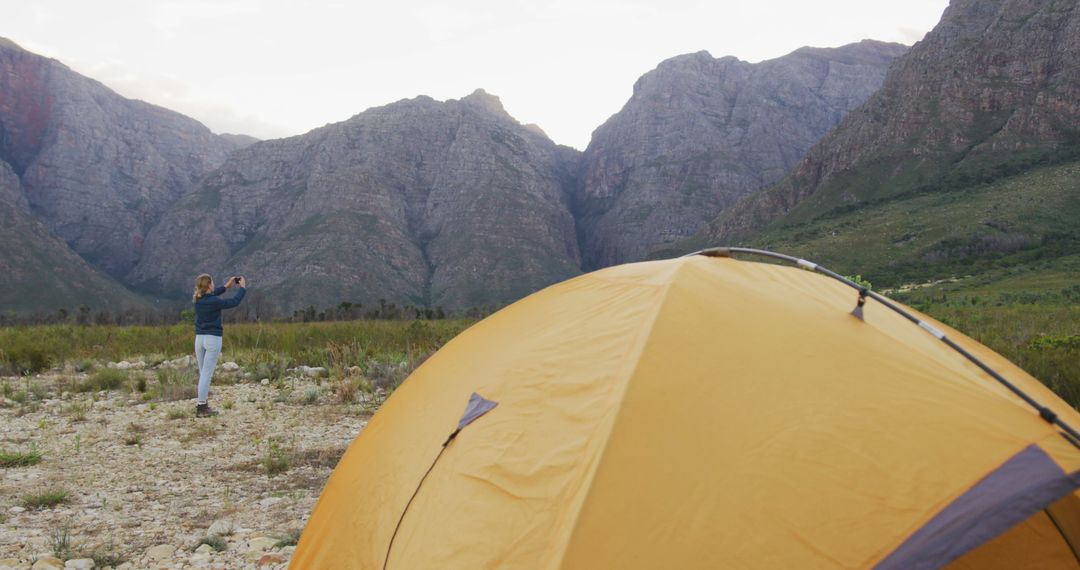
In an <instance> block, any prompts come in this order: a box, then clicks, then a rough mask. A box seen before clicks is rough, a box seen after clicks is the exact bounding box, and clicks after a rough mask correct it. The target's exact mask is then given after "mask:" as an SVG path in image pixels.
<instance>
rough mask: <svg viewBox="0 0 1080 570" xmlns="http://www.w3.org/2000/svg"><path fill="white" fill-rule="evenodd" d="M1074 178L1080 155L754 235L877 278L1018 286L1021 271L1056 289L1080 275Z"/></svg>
mask: <svg viewBox="0 0 1080 570" xmlns="http://www.w3.org/2000/svg"><path fill="white" fill-rule="evenodd" d="M1078 184H1080V162H1073V163H1069V164H1065V165H1059V166H1046V167H1041V168H1037V169H1035V170H1032V171H1029V172H1026V173H1024V174H1020V175H1017V176H1011V177H1008V178H1004V179H999V180H996V181H993V182H989V183H980V184H976V185H973V186H968V187H966V188H963V189H957V190H952V191H949V192H933V193H921V192H920V193H909V194H905V195H901V196H898V197H896V198H894V199H890V200H883V201H879V202H873V203H867V204H862V205H860V206H859V207H854V206H852V207H848V208H841V209H838V210H834V211H832V212H831V213H828V214H825V215H822V216H819V217H817V218H815V219H813V220H812V221H809V222H805V223H801V224H797V225H787V226H783V227H774V228H771V229H768V230H766V231H764V232H762V233H759V234H758V235H757V236H755V237H754V239H752V240H751V242H752V243H753V244H754V245H755V246H760V247H764V248H767V249H773V250H775V251H782V252H785V253H790V254H792V255H798V256H802V257H805V258H807V259H811V260H813V261H816V262H818V263H822V264H824V265H826V266H828V267H830V268H832V269H834V270H836V271H839V272H841V273H860V274H862V275H866V276H868V278H869V279H870V280H871V281H872V282H873V283H874V284H876V285H878V286H879V287H880V286H886V287H899V286H901V285H904V284H907V283H911V282H921V281H933V280H941V279H952V278H960V279H962V280H964V281H965V282H966V284H968V285H969V286H971V287H981V288H982V289H983V291H984V292H991V293H992V292H993V291H994V288H993V287H992V284H993V283H994V282H997V281H1009V280H1013V285H1012V287H1014V288H1015V289H1017V290H1019V289H1020V288H1019V287H1017V285H1018V283H1017V282H1016V281H1015V280H1016V279H1017V278H1018V277H1019V276H1025V278H1026V281H1024V283H1025V285H1027V286H1032V285H1038V286H1040V287H1041V288H1044V290H1045V289H1053V288H1059V287H1060V286H1061V285H1063V284H1065V283H1068V282H1069V281H1070V280H1072V281H1073V282H1076V281H1080V279H1078V278H1080V256H1078V255H1077V254H1080V192H1077V191H1076V188H1077V185H1078ZM1032 273H1038V274H1039V275H1042V276H1043V277H1042V278H1040V279H1043V281H1044V282H1042V283H1040V282H1039V279H1035V278H1033V277H1032V275H1031V274H1032ZM966 276H973V277H966ZM988 285H991V287H990V289H987V286H988Z"/></svg>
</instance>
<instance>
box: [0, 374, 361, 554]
mask: <svg viewBox="0 0 1080 570" xmlns="http://www.w3.org/2000/svg"><path fill="white" fill-rule="evenodd" d="M112 366H113V367H114V368H115V367H116V365H115V364H113V365H112ZM141 366H142V364H141V363H139V366H136V367H133V369H132V370H130V371H125V373H126V374H130V375H131V377H132V378H138V377H139V376H140V375H145V377H146V378H148V379H149V382H150V383H151V386H152V384H153V382H154V381H155V375H154V373H153V371H151V370H149V369H147V370H142V369H141ZM222 367H229V366H228V363H226V364H225V365H222ZM148 368H149V367H148ZM220 368H221V367H219V370H220ZM229 368H232V367H229ZM305 372H307V373H305ZM318 374H319V371H318V370H313V369H305V370H301V371H291V376H290V377H287V378H283V379H280V380H277V381H274V382H271V381H269V380H268V379H264V380H262V381H260V380H258V379H254V378H251V374H250V373H247V374H245V373H244V371H243V370H238V369H235V368H233V370H232V371H230V372H224V371H222V372H219V374H218V375H217V376H215V385H214V388H213V391H212V394H211V404H212V405H214V406H215V407H217V408H218V409H219V410H220V412H221V414H220V415H219V416H217V417H214V418H196V417H194V413H193V412H194V407H195V405H194V401H193V400H188V399H178V400H173V401H169V400H167V399H161V398H158V397H155V398H151V397H149V394H151V393H152V391H147V392H145V393H140V392H139V391H138V390H132V389H127V388H123V387H122V388H119V389H116V390H105V391H97V392H89V393H85V392H82V393H81V392H78V391H74V390H71V387H72V386H73V385H77V382H78V381H79V378H86V377H87V374H77V373H74V372H73V371H71V370H69V371H67V372H64V371H56V370H54V371H52V372H50V373H47V374H43V375H39V376H34V377H27V378H0V382H2V383H4V384H6V385H8V386H16V387H22V390H21V392H20V393H21V397H16V398H15V399H12V398H11V397H9V398H0V426H3V427H2V428H0V453H7V454H12V453H16V454H24V455H25V454H29V455H34V454H36V453H40V455H41V459H40V461H39V462H37V463H36V464H32V465H10V464H11V463H12V462H13V460H11V459H10V455H9V459H8V463H9V465H8V466H6V467H0V570H2V569H5V568H17V569H28V568H34V569H39V568H91V567H92V568H107V567H114V568H118V569H119V568H170V569H182V568H284V567H286V566H287V564H288V561H289V558H290V556H291V554H292V552H293V548H294V545H295V543H296V540H297V538H298V536H299V533H300V531H301V530H302V529H303V527H304V524H305V522H306V520H307V517H308V515H309V513H310V512H311V509H312V507H314V505H315V502H316V500H317V499H318V496H319V493H320V491H321V489H322V487H323V484H324V483H325V481H326V479H327V477H328V476H329V474H330V472H331V470H332V469H333V467H334V465H335V464H336V463H337V460H338V459H339V458H340V456H341V455H342V453H344V450H345V448H346V446H347V445H348V444H349V443H350V442H351V441H352V440H353V438H355V437H356V435H357V434H358V433H359V432H360V430H361V429H362V428H363V427H364V425H366V423H367V418H368V417H369V415H370V412H371V410H372V408H373V405H372V404H371V402H370V400H369V399H366V398H365V397H364V396H363V394H360V395H359V401H357V400H353V398H352V397H351V396H350V397H346V398H343V397H342V395H341V393H340V391H339V390H338V389H337V388H331V384H330V383H329V382H328V381H326V382H324V381H323V380H322V379H320V378H312V377H311V376H313V375H315V376H317V375H318ZM229 382H235V383H232V384H230V383H229ZM5 392H6V393H7V394H8V395H9V396H10V395H11V393H12V392H13V389H11V388H7V387H5ZM20 400H21V401H20ZM349 400H352V401H349ZM28 462H31V463H32V462H33V460H30V461H28ZM0 464H3V457H2V456H0ZM65 493H66V495H65ZM58 497H59V498H60V501H59V502H58V503H57V504H55V505H53V506H48V505H47V503H50V502H53V501H56V500H57V498H58ZM41 503H45V504H41Z"/></svg>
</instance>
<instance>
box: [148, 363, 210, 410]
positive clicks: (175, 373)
mask: <svg viewBox="0 0 1080 570" xmlns="http://www.w3.org/2000/svg"><path fill="white" fill-rule="evenodd" d="M157 380H158V383H157V386H155V387H154V390H153V397H155V398H157V399H159V400H164V401H167V402H173V401H176V400H190V399H192V398H194V397H195V396H196V395H197V393H198V390H199V379H198V376H196V375H195V372H194V371H191V370H178V369H175V368H160V369H158V371H157Z"/></svg>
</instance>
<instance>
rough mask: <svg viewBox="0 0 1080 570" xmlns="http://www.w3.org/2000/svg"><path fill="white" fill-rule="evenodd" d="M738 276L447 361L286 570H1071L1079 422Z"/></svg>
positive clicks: (722, 273)
mask: <svg viewBox="0 0 1080 570" xmlns="http://www.w3.org/2000/svg"><path fill="white" fill-rule="evenodd" d="M732 252H735V253H738V254H743V253H755V251H754V250H740V249H737V248H731V249H716V250H709V251H706V252H704V253H706V254H707V255H695V256H688V257H684V258H680V259H674V260H665V261H655V262H645V263H635V264H629V265H622V266H618V267H612V268H608V269H604V270H601V271H596V272H594V273H589V274H587V275H582V276H580V277H577V278H574V279H571V280H568V281H565V282H563V283H559V284H557V285H554V286H551V287H549V288H547V289H544V290H543V291H540V292H538V293H536V294H534V295H532V296H530V297H527V298H525V299H523V300H521V301H519V302H517V303H515V304H513V305H511V306H510V307H507V308H506V309H504V310H502V311H499V312H498V313H496V314H494V315H492V316H491V317H489V318H487V319H485V320H483V321H482V322H480V323H477V324H476V325H474V326H473V327H472V328H470V329H468V330H467V331H465V332H464V333H462V334H461V335H459V336H458V337H457V338H455V339H453V340H452V341H450V342H449V343H447V345H446V346H445V347H443V349H442V350H440V351H439V352H438V353H436V354H435V355H434V356H432V357H431V358H430V359H429V360H428V361H427V362H426V363H425V364H424V365H423V366H421V367H420V368H419V369H417V370H416V372H414V373H413V374H412V376H410V377H409V379H408V380H407V381H406V382H405V383H404V384H403V385H402V386H401V387H400V388H399V389H398V390H397V391H396V392H395V393H394V394H393V396H392V397H391V398H389V400H388V401H387V402H386V404H385V405H384V406H383V408H382V409H381V410H380V411H379V412H378V413H377V414H376V415H375V417H374V418H372V420H371V422H370V423H369V424H368V426H367V427H366V428H365V429H364V431H363V432H362V433H361V434H360V436H359V437H357V438H356V440H355V442H354V443H353V444H352V445H351V446H350V448H349V449H348V451H347V452H346V453H345V455H344V457H343V458H342V459H341V462H340V463H339V464H338V466H337V468H336V469H335V470H334V472H333V474H332V475H331V477H330V479H329V481H328V482H327V484H326V488H325V489H324V491H323V493H322V496H321V498H320V499H319V502H318V504H317V505H316V507H315V509H314V511H313V513H312V515H311V519H310V521H309V522H308V524H307V527H306V529H305V531H304V534H303V536H302V538H301V540H300V543H299V545H298V546H297V549H296V552H295V553H294V555H293V559H292V564H291V566H290V567H291V568H298V569H299V568H303V569H308V568H312V569H315V568H318V569H353V568H356V569H368V570H378V569H384V568H385V569H392V570H402V569H409V570H420V569H463V570H466V569H467V570H473V569H538V570H539V569H543V570H549V569H550V570H554V569H582V570H598V569H609V568H610V569H623V570H626V569H629V570H636V569H680V570H681V569H696V568H702V569H705V568H708V569H715V568H770V569H772V568H782V569H813V568H883V569H884V568H903V569H908V568H942V567H946V566H947V567H949V568H962V569H967V568H990V569H998V568H1000V569H1005V568H1009V569H1013V568H1025V569H1030V568H1080V563H1078V554H1077V551H1078V549H1080V495H1078V494H1077V491H1076V489H1077V488H1078V487H1080V475H1078V470H1080V447H1078V443H1077V441H1076V439H1075V437H1074V436H1075V430H1074V429H1073V428H1072V427H1070V426H1077V425H1080V414H1078V413H1077V412H1076V411H1075V410H1073V409H1071V408H1070V407H1069V406H1068V405H1067V404H1066V403H1064V402H1063V401H1062V400H1060V399H1059V398H1058V397H1056V396H1055V395H1054V394H1053V393H1052V392H1050V391H1049V390H1048V389H1046V388H1045V387H1044V386H1043V385H1042V384H1040V383H1039V382H1038V381H1036V380H1035V379H1034V378H1032V377H1031V376H1029V375H1027V374H1026V373H1024V372H1023V371H1022V370H1020V369H1019V368H1017V367H1016V366H1014V365H1012V364H1010V363H1009V362H1008V361H1006V360H1005V359H1004V358H1002V357H1001V356H999V355H997V354H995V353H994V352H992V351H991V350H989V349H987V348H986V347H983V346H981V345H980V344H978V343H976V342H975V341H973V340H971V339H969V338H967V337H965V336H963V335H961V334H959V333H957V332H955V331H953V330H950V329H948V328H947V327H945V326H943V325H941V324H937V323H935V322H933V321H931V320H929V319H928V318H926V317H922V316H913V315H914V313H913V312H907V311H909V310H907V309H904V308H903V307H902V306H899V305H896V304H893V303H891V302H890V301H888V300H887V299H885V298H884V297H881V296H879V295H877V294H876V293H873V292H868V291H866V290H864V289H863V290H860V289H859V287H858V285H856V284H853V283H851V282H844V281H843V279H842V278H840V277H839V276H836V275H835V274H833V273H831V272H829V271H827V270H825V269H823V268H821V267H819V266H816V265H814V264H812V263H809V262H806V261H803V260H795V259H794V258H786V259H789V260H791V261H796V262H797V263H798V264H799V265H801V266H802V267H803V268H805V269H810V270H811V271H801V270H799V269H796V268H792V267H786V266H782V265H776V264H770V263H758V262H752V261H745V260H742V259H734V258H732V257H730V254H731V253H732ZM774 256H775V255H774ZM779 257H783V256H779ZM822 274H824V275H822ZM868 298H869V299H870V300H871V301H873V302H867V303H865V306H863V302H864V301H866V299H868ZM856 301H858V307H859V309H858V310H856V311H855V313H856V314H855V315H854V316H853V314H852V309H853V308H854V307H855V306H856ZM909 317H910V318H909ZM950 344H952V345H955V348H954V346H950ZM965 352H966V355H967V356H965ZM968 356H970V358H968ZM995 376H996V378H995ZM1069 432H1072V433H1073V435H1069Z"/></svg>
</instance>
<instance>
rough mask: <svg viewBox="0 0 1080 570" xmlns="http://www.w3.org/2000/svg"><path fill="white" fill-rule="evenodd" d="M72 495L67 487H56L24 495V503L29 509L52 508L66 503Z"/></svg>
mask: <svg viewBox="0 0 1080 570" xmlns="http://www.w3.org/2000/svg"><path fill="white" fill-rule="evenodd" d="M70 495H71V493H69V492H68V491H67V489H61V488H59V487H54V488H50V489H46V490H44V491H42V492H40V493H37V494H33V495H24V496H23V498H22V505H23V507H25V508H27V509H34V510H41V509H51V508H53V507H55V506H56V505H60V504H63V503H66V502H67V500H68V497H69V496H70Z"/></svg>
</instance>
